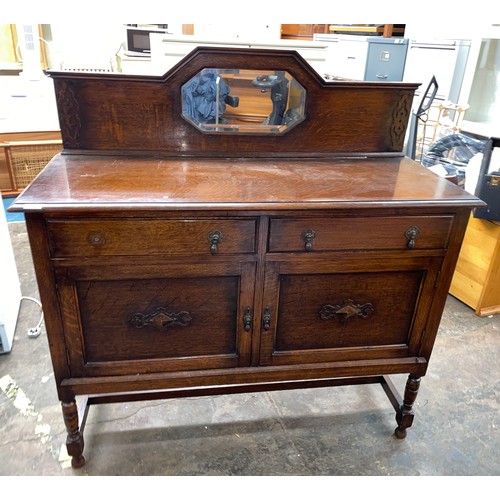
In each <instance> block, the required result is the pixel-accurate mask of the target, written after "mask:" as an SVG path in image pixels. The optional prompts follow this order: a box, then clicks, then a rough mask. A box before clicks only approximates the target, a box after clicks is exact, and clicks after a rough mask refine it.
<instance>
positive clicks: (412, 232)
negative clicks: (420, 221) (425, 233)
mask: <svg viewBox="0 0 500 500" xmlns="http://www.w3.org/2000/svg"><path fill="white" fill-rule="evenodd" d="M419 234H420V229H419V228H418V227H417V226H412V227H410V228H408V229H407V231H406V233H405V236H406V238H407V239H408V245H407V247H408V248H409V249H410V250H412V249H413V248H415V240H416V239H417V237H418V235H419Z"/></svg>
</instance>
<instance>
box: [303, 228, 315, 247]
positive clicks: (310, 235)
mask: <svg viewBox="0 0 500 500" xmlns="http://www.w3.org/2000/svg"><path fill="white" fill-rule="evenodd" d="M314 238H316V233H315V231H314V230H313V229H306V230H305V231H304V232H303V233H302V239H303V240H304V242H305V246H304V250H305V251H306V252H311V251H312V249H313V248H312V243H313V240H314Z"/></svg>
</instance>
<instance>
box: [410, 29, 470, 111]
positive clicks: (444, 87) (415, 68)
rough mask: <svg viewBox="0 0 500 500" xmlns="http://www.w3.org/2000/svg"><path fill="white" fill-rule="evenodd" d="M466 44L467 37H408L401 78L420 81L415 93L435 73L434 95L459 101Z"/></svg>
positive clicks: (423, 87)
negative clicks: (435, 90) (410, 38)
mask: <svg viewBox="0 0 500 500" xmlns="http://www.w3.org/2000/svg"><path fill="white" fill-rule="evenodd" d="M470 45H471V41H470V40H438V39H436V40H410V43H409V45H408V53H407V55H406V64H405V71H404V75H403V81H404V82H409V83H421V84H422V85H421V86H420V88H419V89H418V90H417V92H416V95H417V96H418V95H419V94H420V92H424V91H425V89H426V88H427V85H428V83H429V82H430V81H431V79H432V77H433V76H435V77H436V80H437V83H438V87H439V88H438V92H437V94H436V99H437V100H443V101H450V102H452V103H455V104H459V99H460V90H461V88H462V83H463V81H464V74H465V69H466V66H467V60H468V58H469V51H470ZM463 104H466V103H463Z"/></svg>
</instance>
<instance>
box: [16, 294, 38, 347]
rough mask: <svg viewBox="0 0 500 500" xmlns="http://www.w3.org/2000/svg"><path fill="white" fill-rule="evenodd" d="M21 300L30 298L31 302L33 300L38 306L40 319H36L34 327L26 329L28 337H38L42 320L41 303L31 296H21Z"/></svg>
mask: <svg viewBox="0 0 500 500" xmlns="http://www.w3.org/2000/svg"><path fill="white" fill-rule="evenodd" d="M22 300H30V301H31V302H35V304H37V305H38V306H39V307H40V311H41V316H40V320H39V321H38V324H37V325H36V326H35V327H34V328H30V329H29V330H28V337H32V338H35V337H38V336H39V335H40V333H42V321H43V308H42V303H41V302H40V301H39V300H37V299H35V298H33V297H21V301H22Z"/></svg>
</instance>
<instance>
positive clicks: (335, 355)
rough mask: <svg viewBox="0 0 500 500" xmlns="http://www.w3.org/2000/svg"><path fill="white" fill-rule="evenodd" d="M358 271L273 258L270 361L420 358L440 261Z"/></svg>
mask: <svg viewBox="0 0 500 500" xmlns="http://www.w3.org/2000/svg"><path fill="white" fill-rule="evenodd" d="M432 260H433V259H425V260H423V261H421V262H420V263H418V262H410V261H404V262H400V263H399V264H398V263H397V262H391V261H389V260H388V261H382V260H381V261H378V262H376V261H375V262H372V263H371V264H372V265H373V268H372V269H370V267H369V266H368V265H366V264H365V265H363V264H362V263H358V265H357V266H356V267H357V269H355V267H354V266H352V267H351V268H350V269H349V267H347V266H346V269H345V270H344V272H342V265H339V266H334V265H332V266H330V269H329V268H328V267H329V266H328V265H325V264H322V265H321V266H320V267H321V268H320V269H318V268H317V266H316V269H313V267H314V266H312V265H310V266H309V268H306V267H304V266H301V268H300V269H298V268H297V266H294V265H293V264H291V263H288V264H283V263H281V264H280V263H273V264H272V265H270V268H271V269H270V270H269V271H268V273H267V274H266V285H265V297H264V303H263V310H264V314H267V322H265V323H264V324H263V342H262V348H261V363H262V364H288V363H310V362H313V363H315V362H316V363H317V362H329V361H353V360H363V359H375V358H377V359H386V358H401V357H408V356H410V355H413V356H415V355H416V352H417V350H418V344H419V337H420V336H421V335H422V331H423V329H424V324H425V318H426V312H427V310H428V308H429V307H430V304H431V302H432V296H433V291H434V284H435V282H436V277H437V274H438V269H439V266H440V259H435V261H436V262H434V263H433V262H432Z"/></svg>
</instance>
